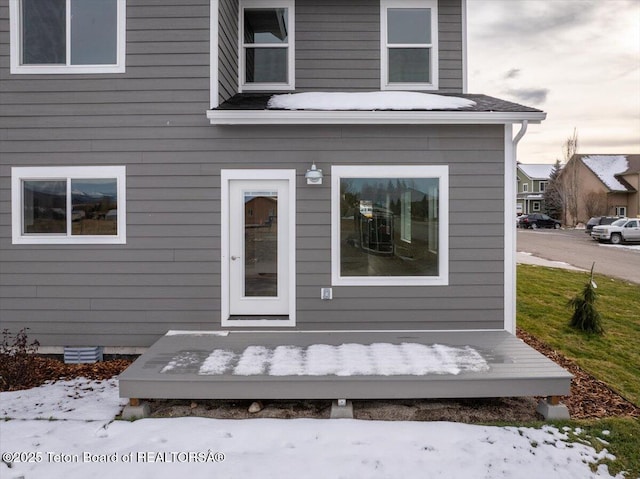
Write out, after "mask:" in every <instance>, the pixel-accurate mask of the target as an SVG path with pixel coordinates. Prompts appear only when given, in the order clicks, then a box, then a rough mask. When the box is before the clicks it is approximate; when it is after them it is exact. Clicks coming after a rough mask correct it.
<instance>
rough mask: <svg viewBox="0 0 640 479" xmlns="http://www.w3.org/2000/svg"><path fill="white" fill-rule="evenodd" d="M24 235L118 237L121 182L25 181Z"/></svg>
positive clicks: (79, 180)
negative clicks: (69, 234)
mask: <svg viewBox="0 0 640 479" xmlns="http://www.w3.org/2000/svg"><path fill="white" fill-rule="evenodd" d="M22 184H23V196H22V198H23V199H22V204H23V206H22V208H23V234H63V235H66V234H67V231H68V230H67V226H68V220H69V219H71V234H72V235H74V236H76V235H87V236H96V235H97V236H100V235H113V236H115V235H117V234H118V193H117V188H118V184H117V180H116V179H115V178H105V179H71V180H70V185H71V189H70V194H71V201H70V204H71V211H69V208H68V204H69V201H68V200H69V190H68V188H67V185H68V180H66V179H64V180H25V181H23V183H22Z"/></svg>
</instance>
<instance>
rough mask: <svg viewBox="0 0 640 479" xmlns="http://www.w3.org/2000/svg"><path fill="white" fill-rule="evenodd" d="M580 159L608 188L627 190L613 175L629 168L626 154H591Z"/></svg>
mask: <svg viewBox="0 0 640 479" xmlns="http://www.w3.org/2000/svg"><path fill="white" fill-rule="evenodd" d="M582 161H583V162H584V164H585V165H587V167H588V168H589V169H590V170H591V171H593V172H594V173H595V175H596V176H597V177H598V178H600V180H601V181H602V182H603V183H604V184H605V185H607V187H608V188H609V189H611V190H613V191H627V188H626V187H625V186H624V185H623V184H622V183H620V182H619V181H618V179H617V178H616V177H615V175H619V174H620V173H624V172H625V171H627V170H628V169H629V162H628V161H627V157H626V156H623V155H591V156H583V157H582Z"/></svg>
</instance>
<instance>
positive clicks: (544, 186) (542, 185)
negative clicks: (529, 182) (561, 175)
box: [538, 181, 547, 193]
mask: <svg viewBox="0 0 640 479" xmlns="http://www.w3.org/2000/svg"><path fill="white" fill-rule="evenodd" d="M546 189H547V182H546V181H541V182H540V183H539V186H538V191H540V193H544V192H545V190H546Z"/></svg>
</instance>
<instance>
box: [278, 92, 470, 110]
mask: <svg viewBox="0 0 640 479" xmlns="http://www.w3.org/2000/svg"><path fill="white" fill-rule="evenodd" d="M475 104H476V102H474V101H472V100H467V99H466V98H459V97H454V96H443V95H435V94H433V93H417V92H406V91H395V92H392V91H376V92H350V93H344V92H308V93H289V94H284V95H274V96H272V97H271V98H270V99H269V103H268V105H267V107H268V108H270V109H277V110H332V111H335V110H458V109H460V108H470V107H472V106H474V105H475Z"/></svg>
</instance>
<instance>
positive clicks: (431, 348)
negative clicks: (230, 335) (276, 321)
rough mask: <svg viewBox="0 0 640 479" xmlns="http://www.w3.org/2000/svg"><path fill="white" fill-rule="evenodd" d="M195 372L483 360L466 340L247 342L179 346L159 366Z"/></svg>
mask: <svg viewBox="0 0 640 479" xmlns="http://www.w3.org/2000/svg"><path fill="white" fill-rule="evenodd" d="M196 368H197V370H198V374H199V375H221V374H233V375H237V376H257V375H268V376H356V375H357V376H400V375H407V376H424V375H427V374H453V375H457V374H460V373H461V372H482V371H487V370H488V369H489V365H488V363H487V361H486V360H485V359H484V358H483V357H482V355H481V354H480V353H479V352H478V351H476V350H475V349H473V348H472V347H470V346H464V347H452V346H445V345H441V344H433V345H424V344H417V343H402V344H391V343H374V344H369V345H366V344H341V345H339V346H332V345H329V344H313V345H311V346H308V347H300V346H291V345H283V346H277V347H275V348H269V347H265V346H248V347H247V348H245V349H244V350H243V351H242V352H241V353H235V352H233V351H230V350H225V349H216V350H214V351H212V352H211V353H210V354H209V355H208V356H207V357H206V359H204V360H203V355H202V352H200V351H199V352H198V353H194V352H189V351H182V352H180V353H179V354H177V355H175V356H174V357H173V358H172V359H171V360H170V361H169V362H168V363H167V364H166V365H165V366H164V367H163V368H162V370H161V371H160V372H161V373H179V372H180V370H195V369H196Z"/></svg>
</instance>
